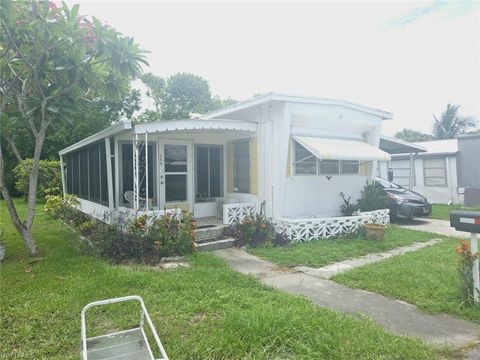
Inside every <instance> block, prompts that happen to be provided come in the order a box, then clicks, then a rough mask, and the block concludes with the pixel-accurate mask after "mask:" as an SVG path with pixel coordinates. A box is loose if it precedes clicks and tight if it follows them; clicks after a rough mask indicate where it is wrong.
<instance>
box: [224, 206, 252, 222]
mask: <svg viewBox="0 0 480 360" xmlns="http://www.w3.org/2000/svg"><path fill="white" fill-rule="evenodd" d="M256 209H257V207H256V205H255V204H253V203H237V204H224V205H223V223H224V224H225V225H230V224H234V223H236V222H241V221H243V220H244V219H245V218H246V217H247V216H250V217H253V216H254V215H255V212H256Z"/></svg>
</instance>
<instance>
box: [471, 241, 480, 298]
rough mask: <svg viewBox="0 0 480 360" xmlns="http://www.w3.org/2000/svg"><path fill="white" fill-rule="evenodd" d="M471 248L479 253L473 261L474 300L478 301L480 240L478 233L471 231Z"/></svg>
mask: <svg viewBox="0 0 480 360" xmlns="http://www.w3.org/2000/svg"><path fill="white" fill-rule="evenodd" d="M470 249H471V251H472V254H474V255H475V254H477V257H476V259H475V261H474V262H473V269H472V272H473V301H474V302H475V303H478V302H479V301H480V299H479V293H480V279H479V274H478V241H477V234H475V233H471V234H470Z"/></svg>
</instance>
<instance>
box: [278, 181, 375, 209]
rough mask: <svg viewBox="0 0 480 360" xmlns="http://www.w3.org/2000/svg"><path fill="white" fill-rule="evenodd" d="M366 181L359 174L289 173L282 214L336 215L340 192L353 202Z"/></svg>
mask: <svg viewBox="0 0 480 360" xmlns="http://www.w3.org/2000/svg"><path fill="white" fill-rule="evenodd" d="M366 182H367V178H366V177H363V176H355V175H354V176H332V177H331V179H330V180H328V179H327V178H326V177H325V176H290V177H287V181H286V187H285V190H286V191H285V204H284V208H283V217H286V218H302V217H306V218H309V217H312V216H316V217H329V216H339V215H341V212H340V205H341V204H342V198H341V197H340V192H341V191H343V192H344V193H345V194H346V195H347V197H348V196H351V197H352V201H353V202H355V201H356V200H358V198H359V197H360V193H361V191H362V189H363V187H364V186H365V184H366Z"/></svg>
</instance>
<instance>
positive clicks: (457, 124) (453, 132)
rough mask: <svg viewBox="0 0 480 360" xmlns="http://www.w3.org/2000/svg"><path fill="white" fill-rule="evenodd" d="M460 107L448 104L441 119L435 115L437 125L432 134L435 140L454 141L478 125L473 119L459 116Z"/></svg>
mask: <svg viewBox="0 0 480 360" xmlns="http://www.w3.org/2000/svg"><path fill="white" fill-rule="evenodd" d="M459 107H460V105H454V104H448V105H447V109H446V110H445V112H444V113H443V114H442V116H441V117H440V119H438V118H437V117H436V116H435V115H433V118H434V119H435V123H434V124H433V132H432V133H433V136H435V138H437V139H454V138H456V137H457V136H458V135H462V134H465V133H466V132H467V131H468V130H470V129H471V128H474V127H475V126H476V125H477V121H476V120H475V119H474V118H472V117H460V116H458V108H459Z"/></svg>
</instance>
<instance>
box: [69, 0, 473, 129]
mask: <svg viewBox="0 0 480 360" xmlns="http://www.w3.org/2000/svg"><path fill="white" fill-rule="evenodd" d="M75 2H79V3H80V13H81V14H84V15H94V16H95V17H97V18H98V19H100V20H102V21H106V22H108V24H109V25H111V26H113V27H114V28H116V29H117V30H118V31H120V32H121V33H123V34H125V35H128V36H131V37H134V38H135V40H136V41H137V42H138V43H139V44H140V45H141V47H143V48H144V49H146V50H148V51H149V54H148V56H147V59H148V62H149V64H150V67H148V68H145V69H144V70H145V71H147V72H152V73H154V74H156V75H160V76H162V77H167V76H170V75H173V74H175V73H177V72H191V73H194V74H197V75H200V76H202V77H204V78H205V79H207V80H208V81H209V83H210V87H211V90H212V93H213V94H217V95H219V96H220V97H222V98H226V97H231V98H234V99H237V100H244V99H247V98H250V97H252V96H253V95H254V94H260V93H265V92H271V91H274V92H281V93H288V94H295V95H307V96H314V97H323V98H334V99H342V100H347V101H353V102H357V103H360V104H363V105H367V106H372V107H375V108H380V109H382V110H386V111H389V112H391V113H393V119H392V120H389V121H385V122H384V124H383V133H384V134H385V135H394V134H395V132H396V131H398V130H401V129H403V128H412V129H416V130H419V131H422V132H427V133H430V132H431V129H432V122H433V114H436V115H440V114H441V113H442V112H443V110H444V109H445V107H446V105H447V104H448V103H454V104H459V105H461V107H460V115H463V116H474V117H476V118H477V119H479V120H480V2H477V1H473V2H462V1H454V2H447V1H418V2H405V1H399V2H393V1H372V2H364V1H350V2H341V1H335V2H326V1H317V2H298V1H296V2H274V1H266V2H249V1H244V2H231V1H223V2H202V1H193V2H181V1H175V2H164V1H106V0H105V1H86V0H82V1H68V3H69V4H70V5H72V4H73V3H75ZM145 104H147V106H148V103H147V102H145Z"/></svg>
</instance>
